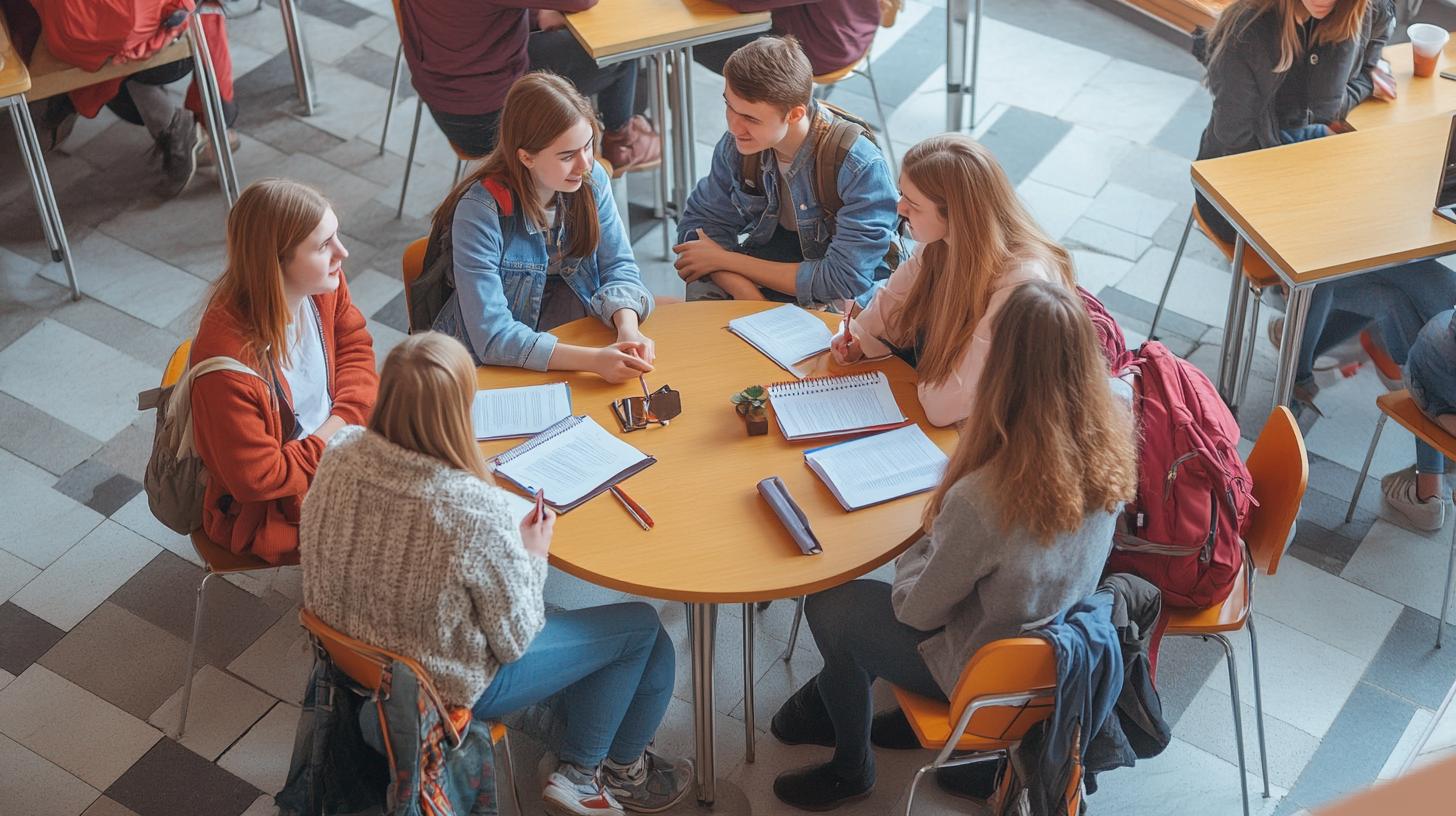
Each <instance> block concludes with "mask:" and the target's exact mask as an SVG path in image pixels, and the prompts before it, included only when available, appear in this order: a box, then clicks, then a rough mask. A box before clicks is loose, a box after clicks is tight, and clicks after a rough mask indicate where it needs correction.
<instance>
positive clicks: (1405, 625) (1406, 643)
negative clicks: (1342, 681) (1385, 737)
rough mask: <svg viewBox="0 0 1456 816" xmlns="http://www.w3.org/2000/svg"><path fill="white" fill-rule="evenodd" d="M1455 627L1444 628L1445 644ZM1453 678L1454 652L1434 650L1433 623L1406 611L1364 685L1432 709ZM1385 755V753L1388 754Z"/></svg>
mask: <svg viewBox="0 0 1456 816" xmlns="http://www.w3.org/2000/svg"><path fill="white" fill-rule="evenodd" d="M1453 637H1456V627H1453V626H1451V625H1450V624H1447V625H1446V642H1447V643H1450V642H1451V638H1453ZM1453 677H1456V649H1452V648H1450V647H1449V646H1448V647H1447V648H1445V649H1437V648H1436V619H1435V617H1434V616H1432V615H1427V614H1424V613H1422V612H1418V611H1416V610H1414V609H1411V608H1409V607H1407V608H1405V609H1404V610H1402V611H1401V613H1400V617H1399V618H1397V619H1396V621H1395V626H1393V627H1391V629H1390V634H1389V635H1387V636H1386V638H1385V644H1384V645H1382V646H1381V647H1380V651H1379V653H1377V654H1376V655H1375V659H1374V660H1372V661H1370V666H1369V667H1368V668H1367V669H1366V670H1365V677H1364V681H1365V682H1366V683H1369V684H1371V685H1374V686H1379V687H1380V688H1382V689H1385V690H1386V691H1389V692H1391V693H1392V694H1396V695H1398V696H1400V697H1402V698H1404V699H1406V700H1410V701H1411V702H1413V703H1415V704H1417V705H1419V706H1422V707H1423V708H1429V709H1435V708H1437V707H1439V706H1440V705H1441V700H1442V699H1444V698H1445V696H1446V692H1447V690H1449V689H1450V688H1451V683H1452V678H1453ZM1387 753H1388V752H1387Z"/></svg>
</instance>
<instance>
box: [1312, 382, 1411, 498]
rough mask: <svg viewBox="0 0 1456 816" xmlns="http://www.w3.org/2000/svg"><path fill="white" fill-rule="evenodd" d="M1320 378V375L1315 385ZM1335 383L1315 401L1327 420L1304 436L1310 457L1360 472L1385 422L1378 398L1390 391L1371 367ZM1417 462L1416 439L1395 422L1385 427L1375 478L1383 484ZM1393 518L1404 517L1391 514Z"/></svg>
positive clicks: (1325, 384) (1326, 385)
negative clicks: (1392, 474) (1385, 478)
mask: <svg viewBox="0 0 1456 816" xmlns="http://www.w3.org/2000/svg"><path fill="white" fill-rule="evenodd" d="M1321 379H1323V378H1322V377H1321V376H1320V375H1319V374H1316V380H1317V381H1318V380H1321ZM1330 380H1332V382H1331V381H1326V382H1322V383H1321V385H1320V392H1319V396H1317V397H1316V398H1315V402H1316V403H1317V404H1318V405H1319V407H1320V410H1321V411H1323V412H1324V416H1323V417H1321V418H1320V421H1319V422H1316V423H1315V426H1314V428H1312V429H1311V430H1310V432H1309V434H1308V436H1306V437H1305V447H1307V448H1308V449H1309V452H1310V453H1316V454H1319V455H1320V456H1323V457H1325V458H1326V459H1332V460H1334V461H1336V462H1339V463H1340V464H1342V465H1344V466H1345V467H1347V468H1350V469H1351V470H1353V471H1355V472H1357V473H1358V472H1359V471H1360V467H1361V465H1363V464H1365V452H1366V451H1368V450H1369V449H1370V438H1371V437H1372V436H1374V434H1375V424H1376V422H1378V421H1379V419H1380V409H1379V408H1376V407H1375V398H1376V397H1378V396H1380V395H1381V394H1384V393H1385V391H1386V388H1385V385H1384V384H1382V383H1381V382H1380V378H1379V377H1378V376H1376V374H1375V372H1374V371H1373V370H1371V367H1370V366H1368V365H1367V366H1362V367H1361V369H1360V370H1359V371H1358V372H1356V374H1355V376H1353V377H1349V378H1336V377H1334V376H1333V375H1331V377H1330ZM1415 460H1416V448H1415V438H1414V437H1413V436H1411V433H1410V432H1409V431H1407V430H1406V429H1405V428H1402V427H1400V426H1399V425H1397V424H1396V423H1394V422H1386V423H1385V430H1384V432H1382V433H1381V434H1380V444H1379V445H1378V446H1377V447H1376V448H1375V458H1374V459H1373V460H1372V461H1371V462H1370V475H1371V476H1374V477H1375V478H1376V479H1379V478H1380V477H1381V476H1383V475H1385V474H1386V473H1389V472H1391V471H1392V470H1399V469H1401V468H1403V467H1406V466H1407V465H1410V464H1412V463H1413V462H1415ZM1392 512H1394V511H1392ZM1391 518H1392V519H1401V518H1404V517H1403V516H1399V515H1391Z"/></svg>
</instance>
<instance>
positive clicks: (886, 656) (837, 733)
mask: <svg viewBox="0 0 1456 816" xmlns="http://www.w3.org/2000/svg"><path fill="white" fill-rule="evenodd" d="M804 617H805V618H806V619H807V620H808V621H809V631H811V632H813V633H814V642H815V643H816V644H818V646H819V654H820V655H822V656H823V657H824V668H823V669H822V670H820V672H819V676H818V678H817V679H818V683H819V696H820V697H822V698H823V699H824V706H825V708H827V709H828V710H829V719H830V720H832V721H833V722H834V741H835V746H834V759H833V760H832V762H831V764H832V765H833V767H834V770H835V771H836V772H838V773H839V774H840V775H841V776H844V777H847V778H851V779H853V778H863V779H868V780H870V781H874V778H875V755H874V752H873V751H871V750H870V723H871V721H872V720H873V718H874V708H873V701H872V699H871V695H870V684H871V683H873V682H874V680H875V678H876V677H879V678H883V679H884V680H885V681H887V682H890V683H894V684H895V685H897V686H899V687H900V688H903V689H905V690H906V691H910V692H914V693H915V694H919V695H922V696H925V697H930V698H932V699H935V700H945V699H946V696H945V692H943V691H941V689H940V686H939V685H937V684H936V682H935V678H934V677H932V676H931V674H930V669H928V668H926V666H925V661H924V660H923V659H921V657H920V651H919V649H918V648H917V647H918V646H919V645H920V643H921V641H924V640H925V639H927V638H929V637H930V636H931V635H934V634H935V633H934V632H922V631H920V630H919V629H915V628H913V627H910V626H906V625H905V624H903V623H901V622H900V621H898V620H896V619H895V611H894V609H892V608H891V606H890V585H889V584H887V583H885V582H884V581H874V580H868V579H861V580H858V581H850V582H849V583H847V584H841V585H840V586H837V587H835V588H833V589H828V590H825V591H823V592H820V593H817V594H814V595H810V596H809V600H808V601H807V602H806V603H805V604H804Z"/></svg>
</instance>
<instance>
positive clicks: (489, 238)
mask: <svg viewBox="0 0 1456 816" xmlns="http://www.w3.org/2000/svg"><path fill="white" fill-rule="evenodd" d="M599 136H600V129H599V127H598V124H597V120H596V118H595V116H594V115H593V114H592V109H591V105H589V104H588V103H587V101H586V99H585V98H583V97H582V95H581V94H580V93H579V92H577V90H576V89H575V88H574V87H572V85H571V84H570V83H569V82H567V81H566V80H564V79H562V78H561V77H558V76H556V75H554V74H548V73H532V74H527V75H526V76H524V77H522V78H521V79H519V80H517V81H516V83H515V84H514V85H512V86H511V90H510V93H509V94H507V96H506V104H505V108H504V109H503V110H502V114H501V123H500V141H499V142H498V143H497V145H496V147H495V150H494V151H492V152H491V153H490V155H488V156H487V157H486V158H485V160H484V161H483V162H482V163H481V166H480V168H479V169H478V170H477V171H476V172H474V173H472V174H471V175H470V176H469V177H468V178H466V179H465V180H464V181H462V182H461V183H460V184H459V185H458V186H456V187H455V189H454V190H452V191H450V194H449V195H448V196H446V198H445V202H444V203H443V204H442V205H441V206H440V208H439V209H438V210H436V211H435V219H434V224H433V225H432V229H431V232H432V234H433V237H434V238H436V239H439V240H441V241H448V243H449V246H450V249H451V251H452V254H453V259H454V261H453V271H452V274H453V279H454V292H453V294H451V295H450V298H449V300H447V301H446V302H445V306H444V308H443V309H441V310H440V313H439V315H438V316H437V317H436V318H435V322H434V326H433V328H434V329H435V330H436V331H440V332H444V333H445V334H448V335H450V336H452V337H455V338H456V339H458V340H460V341H461V342H462V343H464V344H465V347H466V348H468V349H470V353H471V355H472V356H473V357H474V358H475V361H476V362H477V363H479V364H482V365H511V366H520V367H522V368H529V369H533V370H535V371H547V370H566V371H594V372H596V373H597V374H600V375H601V376H602V377H603V378H604V379H606V380H607V381H609V382H624V381H626V380H629V379H631V378H633V377H636V376H638V375H639V374H641V373H643V372H647V371H651V370H652V361H653V358H654V357H655V356H656V353H655V350H654V347H653V343H652V341H651V340H650V339H648V338H647V337H646V336H645V335H643V334H642V331H641V328H640V323H641V321H643V320H645V319H646V318H647V315H648V314H649V313H650V312H651V311H652V305H653V300H652V293H651V292H649V291H647V288H646V287H645V286H644V285H643V284H642V277H641V273H640V272H639V271H638V269H637V262H636V260H635V259H634V258H633V257H632V244H631V241H630V239H629V238H628V236H627V230H626V228H625V227H624V226H623V224H622V221H621V218H620V217H619V216H618V214H617V207H616V204H615V203H613V201H612V193H611V188H610V187H609V179H608V176H607V173H606V172H605V171H604V170H603V169H602V167H601V166H600V165H599V164H598V163H597V161H596V148H597V140H598V137H599ZM588 315H592V316H595V317H597V318H598V319H600V320H601V321H602V322H603V323H605V324H607V325H608V326H612V327H613V328H615V329H616V331H617V340H616V342H614V343H611V344H609V345H606V346H602V347H600V348H593V347H590V346H574V345H568V344H565V343H559V342H558V341H557V339H556V338H555V337H554V336H552V335H551V334H550V333H549V332H550V329H553V328H555V327H556V326H559V325H561V324H562V323H566V322H569V321H572V320H576V319H577V318H581V317H586V316H588Z"/></svg>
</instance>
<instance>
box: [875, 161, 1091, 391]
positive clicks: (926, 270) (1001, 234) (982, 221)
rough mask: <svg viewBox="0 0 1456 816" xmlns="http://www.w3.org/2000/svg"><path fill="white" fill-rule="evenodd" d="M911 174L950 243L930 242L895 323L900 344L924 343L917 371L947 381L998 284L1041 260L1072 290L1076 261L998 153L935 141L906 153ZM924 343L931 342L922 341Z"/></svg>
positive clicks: (892, 328)
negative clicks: (1025, 199)
mask: <svg viewBox="0 0 1456 816" xmlns="http://www.w3.org/2000/svg"><path fill="white" fill-rule="evenodd" d="M904 172H905V175H906V176H907V177H908V178H909V179H910V183H912V184H914V185H915V187H916V188H917V189H919V190H920V192H921V194H923V195H924V196H925V197H926V198H927V199H928V200H929V202H930V203H931V204H933V205H935V207H936V209H937V210H938V211H939V212H940V215H941V217H942V218H944V219H945V222H946V240H942V241H932V242H930V243H927V244H925V245H924V248H923V249H922V250H921V255H920V275H919V276H918V277H917V278H916V279H915V285H914V286H913V287H911V289H910V292H909V294H908V295H907V296H906V298H905V304H904V306H903V307H902V308H900V309H899V310H897V312H896V316H895V317H894V318H893V320H891V325H890V326H889V332H890V334H891V338H890V339H891V340H892V341H893V342H895V343H896V344H897V345H900V346H905V347H909V346H912V345H917V343H918V346H919V359H918V361H917V363H916V366H915V369H916V374H917V376H918V377H919V379H920V381H921V382H926V383H941V382H944V381H945V380H946V378H947V377H949V376H950V375H951V372H953V371H954V370H955V368H956V363H957V361H958V360H959V359H960V357H961V355H962V354H963V353H964V352H965V349H966V347H967V346H969V345H970V343H971V335H972V334H974V333H975V331H976V325H977V324H978V323H980V321H981V317H982V316H983V315H985V314H986V309H987V307H988V305H989V304H990V302H991V293H992V292H993V291H994V290H995V288H996V282H997V279H998V278H1000V277H1001V275H1003V274H1005V272H1006V270H1007V268H1008V267H1010V266H1012V265H1013V264H1019V263H1025V262H1029V261H1030V262H1040V263H1042V264H1044V265H1046V266H1047V267H1048V268H1050V269H1051V270H1052V271H1053V272H1054V273H1055V275H1056V277H1057V278H1058V280H1059V281H1060V282H1061V283H1062V284H1063V285H1064V286H1065V287H1066V288H1067V291H1069V292H1071V291H1074V290H1075V289H1076V288H1077V278H1076V275H1075V274H1074V273H1073V271H1072V258H1071V256H1070V255H1069V254H1067V251H1066V250H1065V249H1063V248H1062V247H1060V246H1058V245H1057V244H1056V243H1055V242H1054V241H1052V240H1051V239H1050V238H1048V237H1047V236H1046V233H1044V232H1042V230H1041V227H1040V226H1038V225H1037V223H1036V219H1034V218H1032V216H1031V213H1029V212H1027V210H1026V207H1025V206H1024V205H1022V203H1021V199H1020V198H1018V197H1017V195H1016V190H1015V189H1014V188H1013V187H1012V186H1011V180H1010V179H1008V178H1007V177H1006V172H1005V171H1004V170H1002V169H1001V165H1000V164H998V163H997V162H996V158H995V157H994V156H992V155H991V151H990V150H988V149H986V147H985V146H984V145H982V144H981V143H980V142H977V141H976V140H974V139H972V138H971V137H969V136H965V135H961V134H956V133H947V134H944V135H941V136H932V137H930V138H929V139H926V140H925V141H923V142H920V143H919V144H917V145H915V146H914V147H912V148H910V151H909V152H908V153H906V154H905V162H904ZM922 338H923V342H921V339H922Z"/></svg>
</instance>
